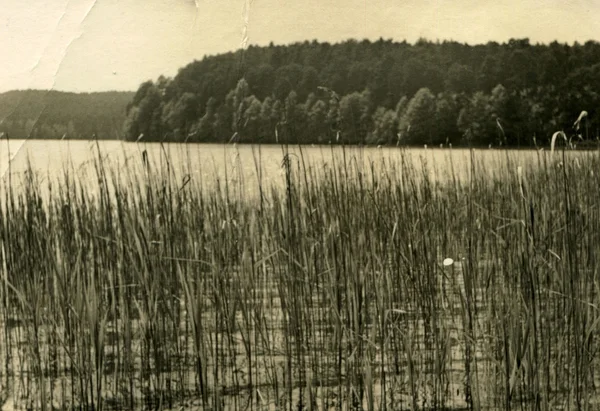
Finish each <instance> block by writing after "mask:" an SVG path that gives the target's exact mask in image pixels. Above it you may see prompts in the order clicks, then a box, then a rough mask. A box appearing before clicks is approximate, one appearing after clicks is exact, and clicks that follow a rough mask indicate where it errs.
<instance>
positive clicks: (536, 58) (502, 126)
mask: <svg viewBox="0 0 600 411" xmlns="http://www.w3.org/2000/svg"><path fill="white" fill-rule="evenodd" d="M599 92H600V43H597V42H593V41H589V42H586V43H585V44H577V43H576V44H574V45H567V44H561V43H558V42H553V43H551V44H548V45H540V44H530V42H529V40H528V39H511V40H510V41H508V42H506V43H503V44H499V43H495V42H489V43H487V44H482V45H475V46H471V45H466V44H461V43H457V42H451V41H444V42H430V41H426V40H419V41H418V42H416V43H415V44H409V43H407V42H400V43H399V42H393V41H391V40H383V39H380V40H379V41H375V42H371V41H368V40H364V41H355V40H349V41H346V42H343V43H341V44H328V43H319V42H316V41H313V42H308V41H307V42H304V43H296V44H292V45H288V46H276V45H273V44H271V45H269V46H268V47H258V46H253V47H249V48H248V49H247V50H245V51H238V52H232V53H227V54H222V55H217V56H208V57H205V58H204V59H202V60H201V61H195V62H193V63H191V64H189V65H187V66H186V67H184V68H182V69H180V71H179V73H178V74H177V75H176V76H175V77H174V78H165V77H162V76H161V77H160V78H159V79H158V80H156V81H148V82H145V83H143V84H142V85H141V86H140V88H139V89H138V91H137V92H136V94H135V96H134V97H133V100H132V102H131V104H129V106H128V107H127V119H126V122H125V130H124V135H125V138H127V139H129V140H137V139H139V138H144V139H145V140H161V141H163V140H166V141H196V142H227V141H241V142H269V143H270V142H280V143H283V142H288V143H327V142H333V143H335V142H340V143H341V142H344V143H354V144H356V143H359V144H360V143H364V144H406V145H411V144H419V145H423V144H432V145H433V144H435V145H437V144H446V143H450V144H462V145H483V146H487V145H489V144H492V145H495V146H496V145H504V146H527V145H533V144H547V142H548V140H549V138H550V136H551V135H552V133H553V132H554V131H557V130H564V131H565V132H566V133H567V134H568V135H570V136H575V137H576V139H577V140H579V139H583V140H596V138H597V137H598V134H599V132H600V130H599V128H600V112H598V110H597V109H596V108H597V107H600V95H599V94H598V93H599ZM582 110H586V111H587V114H588V115H587V116H585V117H584V118H583V119H582V121H581V122H579V123H578V124H577V127H575V128H574V126H573V125H574V122H575V120H576V119H577V118H578V117H579V115H580V113H581V112H582ZM141 136H142V137H141Z"/></svg>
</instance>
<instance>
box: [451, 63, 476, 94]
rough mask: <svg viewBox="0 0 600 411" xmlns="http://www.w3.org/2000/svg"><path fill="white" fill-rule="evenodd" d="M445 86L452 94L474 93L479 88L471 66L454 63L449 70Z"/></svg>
mask: <svg viewBox="0 0 600 411" xmlns="http://www.w3.org/2000/svg"><path fill="white" fill-rule="evenodd" d="M444 86H445V89H446V91H449V92H452V93H472V92H473V90H475V88H476V87H477V84H476V82H475V74H474V72H473V70H471V68H470V67H469V66H466V65H464V64H459V63H454V64H452V65H451V66H450V68H449V69H448V73H447V74H446V80H445V83H444Z"/></svg>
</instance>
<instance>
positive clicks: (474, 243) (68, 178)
mask: <svg viewBox="0 0 600 411" xmlns="http://www.w3.org/2000/svg"><path fill="white" fill-rule="evenodd" d="M557 136H562V135H557ZM91 149H92V150H94V153H95V161H94V162H92V163H91V164H89V165H88V166H87V167H86V168H85V170H83V169H75V168H74V167H73V166H72V163H70V162H68V163H66V165H65V169H64V173H63V175H62V176H61V177H60V178H58V179H56V180H52V179H48V178H44V175H43V174H40V173H39V172H36V170H35V169H34V167H33V166H30V167H29V169H28V170H27V171H26V173H24V174H20V175H17V174H15V175H13V176H12V177H11V181H10V184H8V182H5V183H4V185H3V187H2V189H3V190H4V196H3V200H2V201H1V202H0V250H1V254H0V256H1V259H2V264H1V265H0V267H1V271H2V274H1V278H2V280H1V281H2V286H1V287H0V300H1V301H2V303H1V304H0V321H1V322H2V333H0V335H1V337H0V338H1V339H2V343H1V344H0V360H1V361H2V367H1V370H2V371H1V372H0V386H1V387H2V390H0V391H1V392H3V393H7V394H6V397H7V398H9V397H10V399H11V401H13V402H14V404H15V405H16V406H18V407H22V408H23V409H25V408H34V409H67V408H69V409H71V408H78V409H96V410H102V409H136V408H139V409H142V408H151V409H179V408H180V407H184V408H185V409H191V408H192V407H194V406H197V407H199V408H200V407H201V408H208V407H210V408H212V409H215V410H220V409H251V410H254V409H257V410H258V409H266V408H269V407H276V408H279V409H288V410H292V409H311V410H312V409H326V408H332V409H339V410H348V409H368V410H369V411H371V410H388V409H404V408H407V409H438V410H442V409H451V408H469V409H482V408H488V409H506V410H508V409H514V408H517V407H518V408H522V409H541V410H550V409H555V408H557V407H576V408H577V409H590V408H594V407H595V406H596V405H595V403H594V402H593V401H594V398H595V397H597V393H596V385H597V377H596V375H595V368H596V367H597V366H598V365H599V363H598V361H599V359H598V356H597V352H598V348H600V346H599V342H598V338H597V335H598V325H599V324H600V312H599V309H598V307H599V301H598V300H599V297H598V287H599V282H598V276H599V275H600V261H599V260H598V257H597V255H598V252H599V251H600V250H599V245H600V239H599V238H598V234H597V233H599V232H600V215H599V214H600V211H599V204H598V198H600V181H599V178H600V168H599V166H600V158H599V157H598V156H597V153H591V152H589V153H575V152H568V151H564V150H563V151H562V154H559V153H556V152H553V153H544V152H539V153H538V154H537V156H536V157H535V158H536V161H535V163H534V164H521V163H520V161H521V160H520V158H519V156H518V154H506V155H505V156H504V154H499V157H498V162H497V165H496V166H495V167H494V168H493V169H491V168H490V167H489V165H488V164H482V163H481V162H480V160H479V158H478V153H477V152H475V151H474V152H472V154H471V156H470V157H469V159H468V163H467V164H453V163H450V169H444V170H440V169H438V168H437V165H436V164H433V165H429V164H427V163H426V161H425V160H423V161H420V162H418V163H415V161H413V159H412V158H411V153H410V152H407V151H398V156H397V158H390V157H388V158H386V159H381V160H380V161H370V160H368V159H367V158H365V157H363V153H362V152H361V151H360V150H351V149H344V150H343V151H341V152H338V151H335V152H334V151H332V153H331V158H332V161H331V162H329V163H327V164H325V163H322V162H319V161H315V160H314V159H311V158H309V157H308V156H306V155H305V153H304V152H303V150H302V149H294V148H293V147H286V146H284V147H283V148H282V150H283V151H282V159H283V161H282V164H281V175H280V176H277V177H272V179H270V180H267V179H266V178H265V176H264V174H263V170H262V164H261V157H262V153H261V150H260V148H256V149H255V151H254V159H255V162H254V165H253V166H254V169H255V176H256V179H248V177H247V174H246V173H245V172H244V169H243V167H244V166H248V165H243V164H241V162H240V161H241V160H240V158H239V156H236V155H235V154H236V153H235V150H233V151H230V152H229V153H227V155H228V156H229V155H231V157H228V159H227V161H230V164H232V166H233V168H232V169H233V172H229V173H228V174H227V175H225V176H219V175H217V174H215V176H214V179H213V181H206V180H204V181H200V180H198V179H197V178H196V177H195V175H196V174H195V172H194V168H195V167H198V166H199V165H196V164H191V163H190V162H189V161H179V162H174V161H173V156H175V155H178V154H173V153H170V152H169V150H170V149H169V148H168V147H167V146H164V147H163V148H162V149H161V155H160V156H159V158H157V159H152V158H148V156H143V160H142V157H141V156H140V160H139V161H138V160H136V159H135V158H129V159H127V166H126V167H124V166H123V165H119V164H115V163H114V162H113V161H112V160H110V159H108V158H106V157H105V156H104V155H103V153H102V152H101V150H100V147H99V146H98V145H93V146H92V148H91ZM332 150H333V149H332ZM553 151H556V149H555V150H553ZM182 155H185V154H182ZM416 164H419V165H416ZM201 166H202V167H209V166H207V165H201ZM249 192H254V193H258V195H255V196H249V195H248V193H249Z"/></svg>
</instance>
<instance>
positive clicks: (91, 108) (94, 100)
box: [0, 90, 134, 139]
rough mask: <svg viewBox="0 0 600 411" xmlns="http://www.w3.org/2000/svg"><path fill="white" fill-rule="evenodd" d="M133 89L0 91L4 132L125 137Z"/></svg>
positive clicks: (25, 135) (29, 135)
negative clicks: (127, 113) (116, 90)
mask: <svg viewBox="0 0 600 411" xmlns="http://www.w3.org/2000/svg"><path fill="white" fill-rule="evenodd" d="M133 96H134V93H131V92H103V93H89V94H87V93H85V94H76V93H65V92H60V91H42V90H22V91H21V90H17V91H9V92H6V93H2V94H0V132H4V133H8V135H9V137H10V138H15V139H22V138H38V139H41V138H69V139H78V138H91V137H92V136H94V135H95V136H96V137H98V138H101V139H120V138H122V137H123V123H124V121H125V109H126V107H127V104H128V103H129V102H130V101H131V99H132V98H133Z"/></svg>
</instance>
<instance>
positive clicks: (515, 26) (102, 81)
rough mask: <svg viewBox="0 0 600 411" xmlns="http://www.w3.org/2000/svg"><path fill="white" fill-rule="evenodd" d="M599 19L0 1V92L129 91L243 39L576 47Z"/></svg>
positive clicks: (410, 3) (385, 7) (524, 5)
mask: <svg viewBox="0 0 600 411" xmlns="http://www.w3.org/2000/svg"><path fill="white" fill-rule="evenodd" d="M245 10H247V13H246V12H245ZM598 22H600V2H598V1H597V0H573V1H568V0H566V1H565V0H563V1H556V0H508V1H500V0H495V1H494V0H474V1H470V0H445V1H443V0H294V1H291V0H27V1H24V0H0V92H3V91H7V90H11V89H27V88H36V89H55V90H64V91H76V92H89V91H103V90H135V89H137V87H138V86H139V85H140V83H142V82H143V81H145V80H149V79H151V80H155V79H156V78H157V77H158V76H159V75H161V74H164V75H167V76H174V75H175V74H177V70H178V69H179V68H181V67H183V66H185V65H186V64H188V63H190V62H191V61H193V60H194V59H197V60H199V59H201V58H202V57H203V56H204V55H207V54H218V53H222V52H227V51H233V50H236V49H239V48H240V47H242V46H243V44H244V41H243V39H246V41H247V42H248V44H257V45H267V44H268V43H269V42H270V41H273V42H274V43H275V44H288V43H291V42H296V41H304V40H313V39H317V40H320V41H329V42H338V41H343V40H346V39H348V38H356V39H358V40H361V39H364V38H369V39H372V40H376V39H378V38H379V37H383V38H384V39H390V38H391V39H393V40H395V41H402V40H405V39H406V40H407V41H409V42H414V41H415V40H417V39H418V38H419V37H425V38H427V39H430V40H437V39H439V40H443V39H451V40H456V41H459V42H467V43H470V44H476V43H486V42H487V41H490V40H494V41H498V42H504V41H507V40H508V39H510V38H523V37H529V39H530V40H531V42H532V43H536V42H543V43H548V42H551V41H553V40H558V41H560V42H568V43H572V42H574V41H579V42H581V43H583V42H585V41H587V40H600V32H599V31H598V28H597V24H598ZM246 23H247V24H246Z"/></svg>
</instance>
